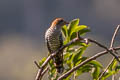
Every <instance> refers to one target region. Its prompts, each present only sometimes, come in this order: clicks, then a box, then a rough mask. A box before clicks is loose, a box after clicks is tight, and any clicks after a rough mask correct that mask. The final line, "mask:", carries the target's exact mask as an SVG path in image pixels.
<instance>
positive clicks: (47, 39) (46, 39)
mask: <svg viewBox="0 0 120 80" xmlns="http://www.w3.org/2000/svg"><path fill="white" fill-rule="evenodd" d="M46 43H47V48H48V51H49V52H50V54H51V53H52V51H51V49H50V46H49V42H48V39H46Z"/></svg>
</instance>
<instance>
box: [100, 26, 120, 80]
mask: <svg viewBox="0 0 120 80" xmlns="http://www.w3.org/2000/svg"><path fill="white" fill-rule="evenodd" d="M119 29H120V25H118V26H117V28H116V29H115V31H114V34H113V36H112V40H111V44H110V48H111V49H112V48H113V45H114V42H115V38H116V36H117V33H118V31H119ZM114 52H115V53H116V51H114ZM114 59H115V57H113V58H112V60H111V61H110V62H109V64H108V65H107V67H106V68H105V70H104V71H103V72H102V73H101V75H100V77H99V79H98V80H100V79H101V78H102V76H103V75H104V74H105V73H106V71H107V70H108V68H109V67H110V65H111V64H112V63H113V61H114Z"/></svg>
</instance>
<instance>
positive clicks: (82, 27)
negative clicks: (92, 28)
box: [74, 25, 88, 32]
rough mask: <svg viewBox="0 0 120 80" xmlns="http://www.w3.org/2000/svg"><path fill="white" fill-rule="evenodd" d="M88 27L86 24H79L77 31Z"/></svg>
mask: <svg viewBox="0 0 120 80" xmlns="http://www.w3.org/2000/svg"><path fill="white" fill-rule="evenodd" d="M86 28H88V27H87V26H86V25H79V26H77V27H75V29H74V30H75V32H78V31H82V30H83V29H86Z"/></svg>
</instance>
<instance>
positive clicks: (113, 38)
mask: <svg viewBox="0 0 120 80" xmlns="http://www.w3.org/2000/svg"><path fill="white" fill-rule="evenodd" d="M119 29H120V25H118V26H117V28H116V29H115V32H114V34H113V37H112V40H111V44H110V48H112V47H113V45H114V42H115V38H116V36H117V33H118V31H119Z"/></svg>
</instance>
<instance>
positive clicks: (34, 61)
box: [34, 61, 40, 69]
mask: <svg viewBox="0 0 120 80" xmlns="http://www.w3.org/2000/svg"><path fill="white" fill-rule="evenodd" d="M34 63H35V65H36V66H37V67H38V69H40V66H39V64H38V63H37V61H34Z"/></svg>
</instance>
